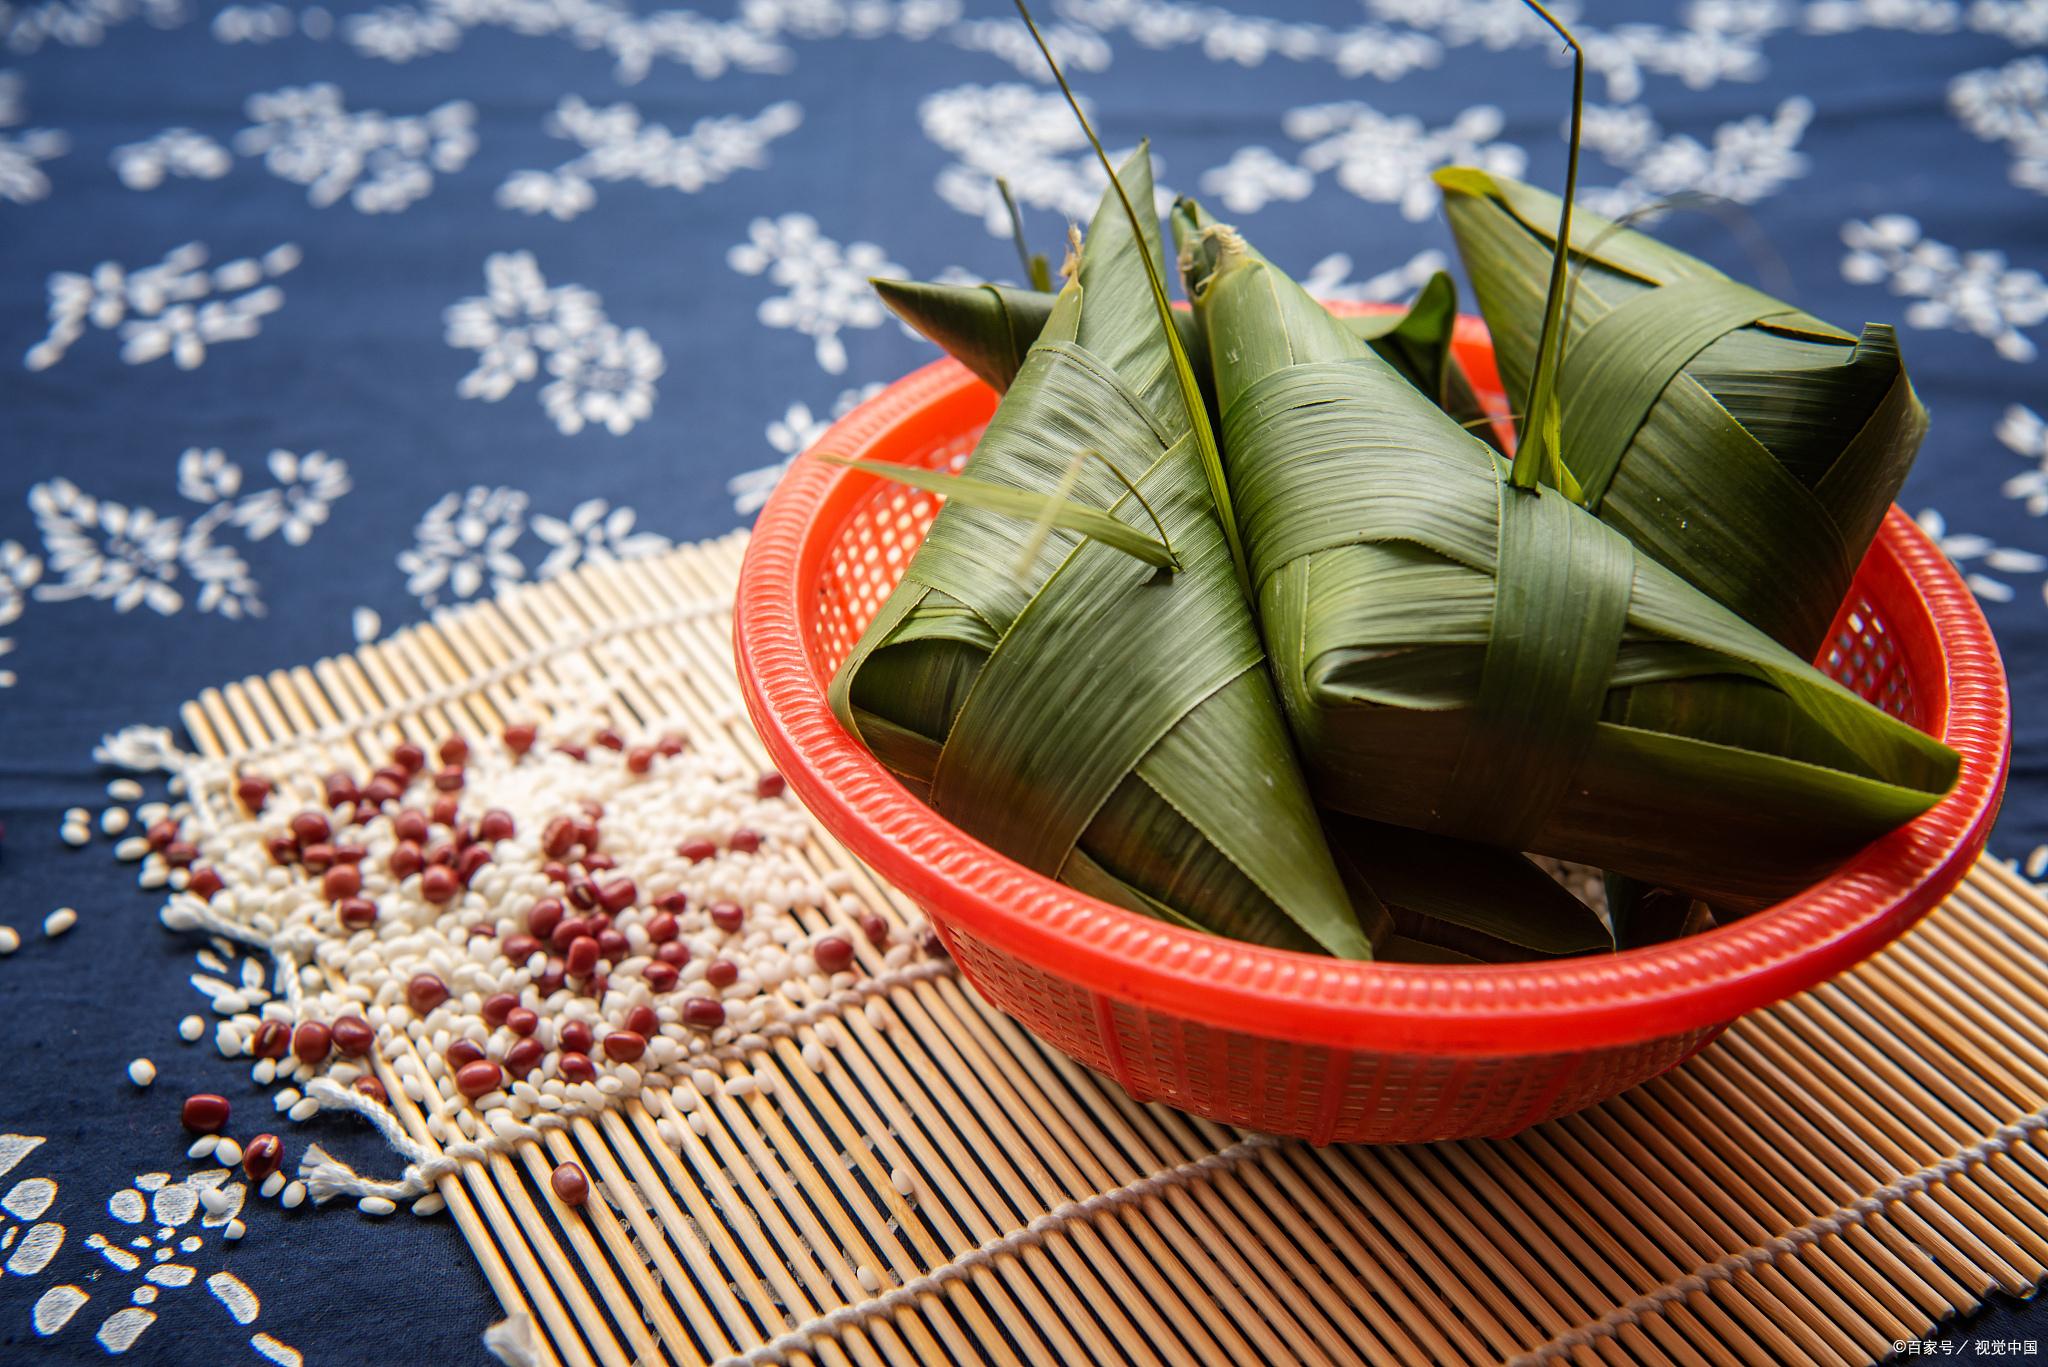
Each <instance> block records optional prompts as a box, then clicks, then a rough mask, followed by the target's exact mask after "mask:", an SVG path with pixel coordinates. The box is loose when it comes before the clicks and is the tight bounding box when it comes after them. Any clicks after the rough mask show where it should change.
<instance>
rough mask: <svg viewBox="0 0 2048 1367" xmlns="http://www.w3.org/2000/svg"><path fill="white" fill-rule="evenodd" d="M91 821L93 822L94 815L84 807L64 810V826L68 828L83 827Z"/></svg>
mask: <svg viewBox="0 0 2048 1367" xmlns="http://www.w3.org/2000/svg"><path fill="white" fill-rule="evenodd" d="M90 820H92V813H91V812H88V811H87V810H86V809H85V808H83V807H66V808H65V809H64V824H65V825H67V826H83V825H84V824H85V823H86V822H88V821H90Z"/></svg>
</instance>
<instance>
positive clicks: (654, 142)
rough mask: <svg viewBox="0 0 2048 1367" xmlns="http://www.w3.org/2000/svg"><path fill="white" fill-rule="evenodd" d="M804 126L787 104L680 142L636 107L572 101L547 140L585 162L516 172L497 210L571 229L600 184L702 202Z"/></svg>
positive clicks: (501, 191) (706, 125) (717, 119)
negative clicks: (573, 149)
mask: <svg viewBox="0 0 2048 1367" xmlns="http://www.w3.org/2000/svg"><path fill="white" fill-rule="evenodd" d="M802 122H803V110H802V108H801V107H799V106H798V105H797V104H796V102H795V101H793V100H782V101H779V102H777V103H775V104H771V105H769V106H768V107H767V108H766V109H764V110H762V111H761V112H760V113H759V114H757V115H755V116H754V117H753V118H751V119H749V118H743V117H740V116H737V115H716V116H713V117H710V118H704V119H699V120H698V121H697V122H696V123H694V124H692V125H691V127H690V131H689V132H687V133H681V134H678V133H676V132H674V131H672V130H670V129H669V128H668V127H667V126H666V125H663V124H659V123H649V122H647V121H645V120H644V119H642V118H641V116H640V111H639V110H638V109H635V108H634V107H633V106H632V105H630V104H627V103H624V102H621V103H619V104H614V105H609V106H606V107H604V108H598V107H596V106H593V105H590V104H587V103H585V102H584V101H583V100H582V99H580V98H578V97H577V96H575V95H567V96H564V97H563V99H562V102H561V103H560V104H559V105H557V106H556V107H555V111H554V113H552V114H550V115H549V116H548V123H547V127H548V132H550V133H552V134H553V135H554V136H556V137H558V138H567V139H569V140H570V141H572V142H575V143H578V144H580V145H581V146H582V147H583V149H584V150H583V154H582V155H581V156H578V157H573V158H571V159H570V160H568V161H565V162H563V163H562V164H561V165H560V166H557V167H556V168H555V169H554V170H552V171H515V172H514V173H513V174H512V175H511V176H510V177H509V178H508V179H507V180H506V181H505V183H504V184H503V185H500V186H499V187H498V203H499V204H501V205H503V206H504V207H505V208H507V209H518V210H520V211H521V212H523V213H529V214H543V213H544V214H549V215H552V216H553V217H555V218H558V219H562V220H564V221H566V220H568V219H572V218H574V217H576V216H577V215H578V214H580V213H582V212H584V211H585V210H587V209H589V208H590V207H591V206H592V205H594V204H596V203H597V189H596V187H595V185H593V183H592V182H594V181H610V182H617V181H627V180H636V181H639V182H640V183H641V184H642V185H646V186H649V187H651V188H653V189H657V190H680V191H681V192H683V193H684V194H695V193H696V192H697V191H699V190H702V189H704V188H705V187H706V186H709V185H715V184H717V183H718V182H719V181H722V180H724V179H725V178H726V177H728V176H730V175H731V174H732V173H733V172H735V171H743V170H758V169H760V168H761V167H763V166H765V165H767V164H768V145H769V144H770V143H772V142H774V141H775V140H776V139H777V138H780V137H783V136H785V135H786V134H789V133H791V132H794V131H795V130H796V127H797V125H798V124H800V123H802Z"/></svg>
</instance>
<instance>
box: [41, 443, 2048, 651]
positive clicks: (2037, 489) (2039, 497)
mask: <svg viewBox="0 0 2048 1367" xmlns="http://www.w3.org/2000/svg"><path fill="white" fill-rule="evenodd" d="M1998 439H1999V441H2001V442H2003V443H2004V444H2005V447H2006V449H2007V450H2009V451H2011V452H2012V453H2013V454H2014V455H2016V456H2019V457H2020V458H2021V459H2023V460H2031V461H2033V462H2034V468H2033V469H2031V470H2027V471H2025V472H2023V473H2021V474H2017V475H2014V476H2013V477H2012V478H2011V479H2008V480H2007V481H2006V482H2005V484H2004V486H2003V489H2002V492H2003V493H2004V494H2005V496H2006V497H2007V498H2016V499H2018V500H2020V502H2021V503H2023V504H2024V505H2025V506H2026V509H2027V511H2028V512H2029V513H2031V514H2033V515H2034V516H2035V517H2044V516H2048V420H2044V419H2043V418H2042V417H2041V415H2040V414H2039V413H2036V412H2035V411H2034V410H2033V409H2031V408H2029V407H2027V406H2026V405H2025V404H2018V403H2016V404H2013V405H2012V406H2011V407H2009V408H2007V409H2006V410H2005V417H2004V418H2003V419H2002V420H2001V421H2000V422H1999V424H1998ZM5 621H6V619H5V618H4V617H0V624H4V623H5Z"/></svg>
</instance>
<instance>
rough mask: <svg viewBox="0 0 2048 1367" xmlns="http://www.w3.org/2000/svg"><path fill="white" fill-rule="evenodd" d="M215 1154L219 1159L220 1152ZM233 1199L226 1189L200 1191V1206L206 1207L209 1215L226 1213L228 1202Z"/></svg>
mask: <svg viewBox="0 0 2048 1367" xmlns="http://www.w3.org/2000/svg"><path fill="white" fill-rule="evenodd" d="M214 1152H215V1156H216V1157H218V1156H219V1150H215V1151H214ZM231 1199H232V1198H231V1197H229V1195H228V1193H227V1188H225V1187H201V1188H200V1189H199V1204H200V1205H202V1206H205V1207H206V1213H207V1214H209V1215H221V1214H224V1213H226V1211H227V1208H228V1202H229V1201H230V1200H231Z"/></svg>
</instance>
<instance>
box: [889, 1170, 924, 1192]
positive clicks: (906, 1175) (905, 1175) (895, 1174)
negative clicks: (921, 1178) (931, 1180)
mask: <svg viewBox="0 0 2048 1367" xmlns="http://www.w3.org/2000/svg"><path fill="white" fill-rule="evenodd" d="M889 1185H890V1186H892V1187H894V1188H896V1194H897V1195H898V1196H908V1195H910V1193H911V1192H913V1191H915V1190H917V1179H916V1178H914V1177H912V1176H911V1175H910V1169H909V1168H891V1169H889Z"/></svg>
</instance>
